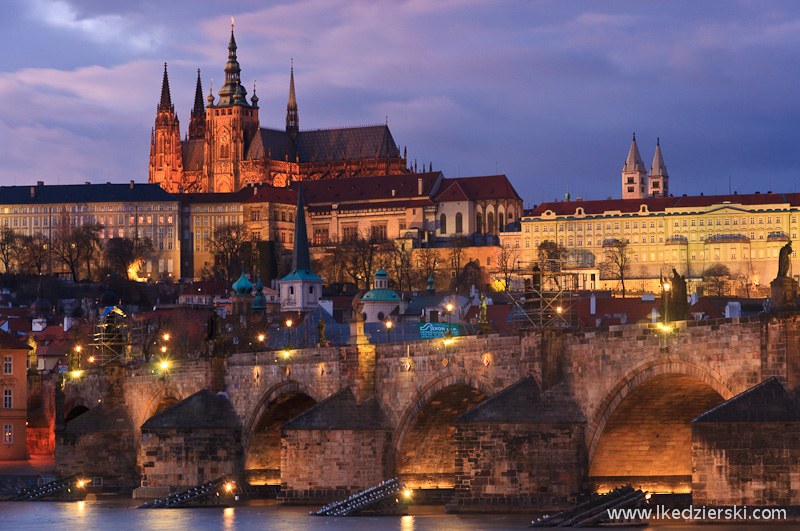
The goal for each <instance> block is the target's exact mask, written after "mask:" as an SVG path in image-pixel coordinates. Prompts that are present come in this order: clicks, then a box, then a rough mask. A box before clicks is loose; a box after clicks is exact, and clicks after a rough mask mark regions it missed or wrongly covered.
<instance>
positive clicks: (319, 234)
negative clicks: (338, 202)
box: [314, 227, 328, 245]
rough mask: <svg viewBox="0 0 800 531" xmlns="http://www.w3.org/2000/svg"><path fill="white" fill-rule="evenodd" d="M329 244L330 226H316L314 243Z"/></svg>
mask: <svg viewBox="0 0 800 531" xmlns="http://www.w3.org/2000/svg"><path fill="white" fill-rule="evenodd" d="M327 244H328V227H321V228H317V227H315V228H314V245H327Z"/></svg>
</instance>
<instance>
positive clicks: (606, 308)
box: [578, 297, 661, 326]
mask: <svg viewBox="0 0 800 531" xmlns="http://www.w3.org/2000/svg"><path fill="white" fill-rule="evenodd" d="M595 301H596V305H595V310H596V311H595V315H590V314H589V311H590V303H591V301H590V299H588V298H586V299H580V300H579V301H578V319H579V320H580V323H581V326H597V321H596V319H597V318H601V319H602V318H604V317H605V316H606V315H608V316H609V317H611V318H614V316H615V315H621V314H623V313H624V314H625V315H626V317H627V323H626V324H634V323H639V322H650V315H651V312H652V310H653V308H656V309H658V307H659V306H660V305H661V301H659V300H654V301H643V300H642V299H641V298H636V299H634V298H629V299H628V298H626V299H620V298H612V297H597V298H596V299H595ZM609 324H611V323H609V320H608V319H605V320H604V321H603V323H602V325H603V326H608V325H609Z"/></svg>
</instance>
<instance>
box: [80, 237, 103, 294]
mask: <svg viewBox="0 0 800 531" xmlns="http://www.w3.org/2000/svg"><path fill="white" fill-rule="evenodd" d="M102 231H103V226H102V225H100V224H99V223H87V224H85V225H81V226H80V227H79V228H78V230H77V232H76V234H75V236H76V242H75V244H76V245H77V247H78V254H79V255H80V257H81V259H82V260H83V262H84V263H85V264H86V278H88V279H89V280H92V263H93V262H94V261H95V257H96V256H97V255H98V254H99V251H100V245H101V243H100V233H101V232H102Z"/></svg>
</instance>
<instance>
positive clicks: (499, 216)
mask: <svg viewBox="0 0 800 531" xmlns="http://www.w3.org/2000/svg"><path fill="white" fill-rule="evenodd" d="M497 219H498V220H500V223H498V224H497V230H499V231H500V232H504V231H505V230H506V229H505V223H503V213H502V212H500V214H499V215H498V218H497Z"/></svg>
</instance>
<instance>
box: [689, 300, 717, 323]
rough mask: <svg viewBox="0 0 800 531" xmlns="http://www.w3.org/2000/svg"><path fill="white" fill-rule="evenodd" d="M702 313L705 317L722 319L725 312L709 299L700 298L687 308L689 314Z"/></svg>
mask: <svg viewBox="0 0 800 531" xmlns="http://www.w3.org/2000/svg"><path fill="white" fill-rule="evenodd" d="M693 313H704V314H705V315H706V318H707V319H722V318H723V317H725V314H724V313H723V312H722V310H720V309H719V308H717V307H716V305H714V303H713V302H711V301H710V300H709V299H700V300H698V301H697V302H696V303H695V304H693V305H692V307H691V308H689V314H690V315H691V314H693Z"/></svg>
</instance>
